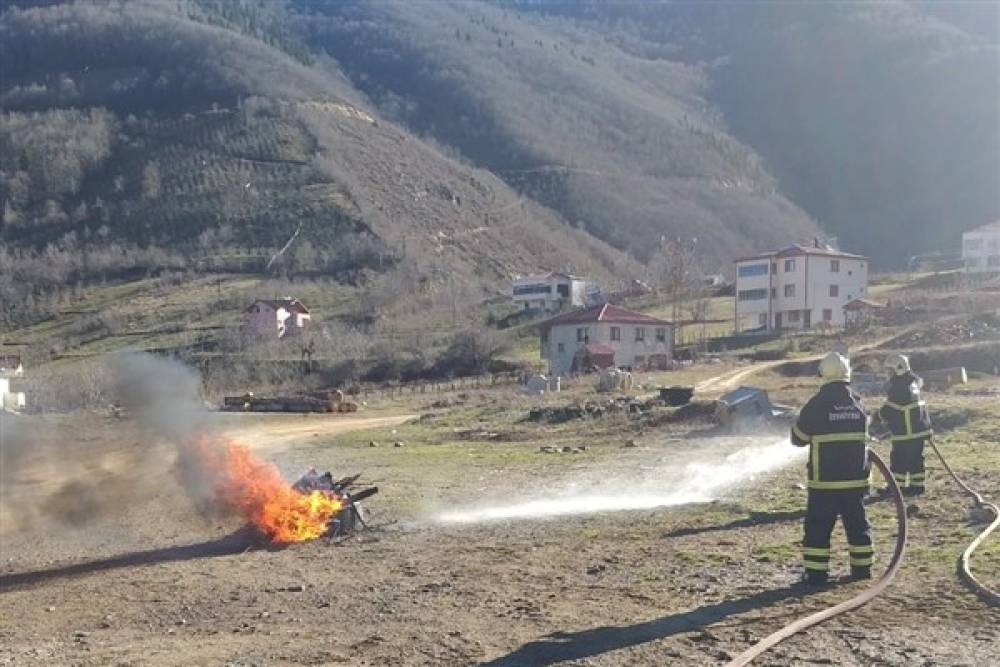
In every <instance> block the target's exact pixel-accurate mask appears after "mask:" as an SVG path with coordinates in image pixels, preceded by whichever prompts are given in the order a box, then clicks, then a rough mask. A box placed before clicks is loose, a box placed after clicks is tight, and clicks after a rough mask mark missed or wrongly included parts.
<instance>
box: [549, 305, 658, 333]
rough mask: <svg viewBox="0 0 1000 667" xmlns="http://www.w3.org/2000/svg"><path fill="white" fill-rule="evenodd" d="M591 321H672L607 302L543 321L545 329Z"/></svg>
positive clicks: (656, 323) (616, 322)
mask: <svg viewBox="0 0 1000 667" xmlns="http://www.w3.org/2000/svg"><path fill="white" fill-rule="evenodd" d="M590 322H610V323H612V324H654V325H659V326H668V325H670V324H671V323H670V322H668V321H666V320H661V319H658V318H656V317H650V316H649V315H644V314H642V313H638V312H636V311H634V310H629V309H628V308H622V307H621V306H616V305H614V304H610V303H605V304H602V305H599V306H593V307H591V308H585V309H583V310H574V311H573V312H569V313H563V314H562V315H556V316H555V317H553V318H552V319H549V320H546V321H544V322H542V324H541V326H542V328H543V329H551V328H552V327H554V326H558V325H560V324H587V323H590Z"/></svg>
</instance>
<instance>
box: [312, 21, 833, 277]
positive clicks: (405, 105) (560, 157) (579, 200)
mask: <svg viewBox="0 0 1000 667" xmlns="http://www.w3.org/2000/svg"><path fill="white" fill-rule="evenodd" d="M296 6H297V7H298V8H299V9H301V11H303V12H306V13H307V16H306V18H303V19H302V25H303V30H304V31H306V32H307V35H308V39H309V43H310V44H311V45H313V47H314V49H316V50H320V49H322V50H324V51H326V52H328V53H329V54H330V55H332V56H333V58H334V59H336V61H337V62H338V63H339V65H340V66H341V67H342V68H343V70H344V72H345V73H346V74H347V75H348V76H349V77H350V78H351V80H352V81H353V82H354V83H355V84H356V85H357V86H358V87H359V88H360V89H361V90H362V91H363V92H365V93H366V94H367V95H368V96H369V97H370V98H371V99H372V100H373V101H374V102H375V103H376V105H377V106H378V108H379V109H380V111H381V112H382V113H383V114H384V115H387V116H389V117H392V118H395V119H397V120H399V121H400V122H401V123H404V124H405V125H406V126H407V127H409V128H411V129H412V130H413V131H415V132H417V133H419V134H421V135H428V136H431V137H433V138H435V139H437V140H438V141H441V142H442V143H445V144H447V145H449V146H452V147H454V148H455V149H456V150H458V151H460V152H461V153H462V154H463V155H464V156H466V157H468V158H470V159H471V160H473V161H474V162H475V163H476V164H479V165H481V166H483V167H486V168H489V169H490V170H492V171H494V172H495V173H497V174H498V175H500V176H501V177H502V178H503V179H504V180H506V181H507V182H508V183H509V184H511V185H512V186H513V187H515V188H517V189H518V190H520V191H522V192H524V193H527V194H528V195H530V196H531V197H533V198H535V199H537V200H538V201H540V202H542V203H544V204H546V205H549V206H551V207H552V208H554V209H556V210H558V211H560V212H561V213H562V214H563V215H564V216H565V217H566V218H567V219H568V220H570V221H571V222H573V224H575V225H577V226H579V227H581V228H584V229H586V230H587V231H589V232H591V233H593V234H595V235H596V236H598V237H600V238H602V239H604V240H606V241H608V242H610V243H612V244H613V245H615V246H617V247H619V248H623V249H626V250H628V251H630V252H632V253H634V254H636V255H638V256H639V257H642V258H648V257H649V256H650V254H651V251H652V250H653V249H655V247H656V244H657V242H658V241H659V239H660V237H661V236H662V235H664V234H667V235H670V236H682V237H685V238H697V239H698V249H699V253H700V254H701V256H702V257H703V258H705V260H706V262H707V265H708V266H709V267H710V268H711V269H712V270H715V269H717V268H722V267H727V268H728V262H729V260H731V259H732V258H733V257H734V256H737V255H739V254H741V253H744V252H746V251H747V250H750V249H759V248H764V247H768V246H773V245H775V244H778V243H782V242H785V241H787V240H788V239H789V238H797V239H802V238H809V237H811V236H812V235H813V234H814V233H815V231H816V228H815V226H814V224H813V223H812V222H811V221H810V220H809V218H808V217H807V216H806V215H805V214H804V213H803V212H802V211H801V210H799V209H798V208H796V207H795V206H794V205H792V204H791V203H789V202H788V201H787V200H786V199H785V198H784V197H782V196H781V195H780V194H779V193H778V192H777V191H776V183H775V181H774V179H773V178H772V177H771V176H770V175H769V174H768V173H767V171H766V170H765V169H764V168H763V167H762V165H761V161H760V159H759V157H758V156H757V155H756V154H755V153H754V152H753V151H752V150H751V149H749V148H748V147H747V146H745V145H744V144H742V143H741V142H739V141H738V140H736V139H735V138H733V137H732V136H731V135H730V134H728V133H727V132H726V129H725V125H724V123H723V121H722V119H721V118H720V117H719V116H718V114H717V112H716V111H715V110H714V109H713V107H712V105H711V104H710V103H709V102H708V100H707V93H708V92H709V90H708V89H709V84H710V81H709V79H708V77H707V76H706V72H705V70H704V69H703V68H701V67H697V66H690V65H687V64H684V63H682V62H676V61H670V60H654V59H648V58H642V57H639V56H636V55H633V54H630V53H627V52H626V51H625V50H624V49H620V48H618V47H615V46H613V45H611V44H609V43H608V42H607V41H606V40H605V39H604V38H603V36H602V35H601V34H600V31H597V30H591V29H589V28H588V27H587V26H583V25H578V24H575V23H572V22H569V21H565V20H561V19H558V18H552V17H545V16H539V15H534V14H531V13H517V12H512V11H507V10H506V8H505V7H503V6H501V7H493V6H491V5H489V4H482V3H480V4H476V3H463V4H454V3H419V4H414V3H326V4H322V3H298V4H297V5H296Z"/></svg>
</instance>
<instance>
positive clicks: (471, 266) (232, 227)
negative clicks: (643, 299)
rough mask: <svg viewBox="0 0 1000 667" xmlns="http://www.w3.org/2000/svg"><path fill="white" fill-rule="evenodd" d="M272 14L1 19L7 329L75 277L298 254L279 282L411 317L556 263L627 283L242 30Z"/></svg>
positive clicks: (543, 214) (221, 266)
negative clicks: (438, 299)
mask: <svg viewBox="0 0 1000 667" xmlns="http://www.w3.org/2000/svg"><path fill="white" fill-rule="evenodd" d="M18 4H20V3H18ZM236 7H242V8H244V9H245V11H244V12H243V13H239V12H236V11H235V10H234V9H233V8H236ZM261 7H262V9H257V8H261ZM268 7H269V6H268V5H260V4H259V3H243V4H239V3H226V4H220V3H211V2H205V1H199V2H182V3H161V2H154V1H150V2H129V3H77V4H61V5H50V4H46V6H42V7H35V8H29V9H20V8H17V7H15V8H11V9H8V10H7V11H6V12H5V13H4V14H3V16H2V18H0V62H3V63H4V65H3V68H4V77H3V80H2V90H0V101H2V105H3V116H2V120H0V146H2V150H0V156H2V158H0V201H2V202H3V207H4V211H3V225H2V227H0V240H2V242H3V244H4V247H3V248H2V249H0V255H2V257H3V259H4V266H5V271H4V272H3V277H2V279H0V293H2V297H3V298H2V301H3V302H4V309H3V313H2V317H3V319H4V320H5V321H6V322H8V323H18V322H20V323H24V322H28V321H33V320H35V319H38V317H40V316H44V315H46V309H48V310H49V311H51V310H54V309H55V308H56V305H53V304H55V303H56V302H58V301H60V300H61V297H60V293H61V291H62V290H64V289H65V288H67V287H69V286H72V285H73V284H74V283H77V282H80V281H83V282H86V281H89V280H94V279H126V278H127V279H131V278H133V277H137V276H142V275H144V274H145V273H148V272H158V271H162V270H163V269H165V268H166V269H171V270H189V271H198V272H204V271H212V270H228V271H232V270H249V271H253V272H260V271H261V270H262V269H263V268H264V264H265V263H266V262H268V261H269V259H270V258H271V257H273V256H274V255H275V254H276V253H278V251H279V250H280V249H281V248H283V247H285V246H286V244H289V242H291V243H290V244H289V245H288V248H287V252H286V253H284V254H283V255H282V256H281V257H280V258H279V259H278V260H277V261H276V262H273V263H272V264H271V267H270V268H271V272H272V273H274V272H282V273H288V274H292V275H299V276H309V275H320V274H321V275H327V276H333V277H335V278H337V279H338V280H341V281H344V282H349V283H352V284H359V283H364V282H365V281H369V280H371V279H372V276H374V275H377V274H380V273H386V272H389V273H392V274H399V275H401V276H405V279H401V280H400V281H399V282H398V285H399V289H397V290H396V293H395V294H394V297H395V299H396V300H399V301H405V300H406V299H407V298H409V297H412V296H415V295H416V293H417V292H418V291H419V292H421V293H426V292H428V291H430V292H433V291H435V290H438V291H440V290H441V289H444V288H445V287H444V286H445V285H447V284H455V283H458V284H459V285H461V287H462V289H463V290H465V291H467V292H468V298H470V299H475V298H482V297H483V296H486V295H489V294H495V293H496V292H497V290H498V289H499V285H500V284H502V281H504V280H506V279H507V278H508V277H509V276H510V275H512V274H513V273H517V272H523V271H530V270H535V269H540V268H546V267H555V268H572V269H573V270H576V271H579V272H583V273H588V274H591V275H594V276H596V277H598V278H601V279H604V280H610V279H611V278H612V277H613V276H614V275H621V276H622V277H626V276H628V275H630V274H631V273H632V270H633V269H632V267H631V265H630V263H629V261H628V260H627V259H626V258H625V257H624V256H623V255H621V254H620V253H618V252H616V251H614V250H612V249H611V248H609V247H608V246H606V245H604V244H603V243H601V242H599V241H597V240H595V239H593V238H592V237H589V236H588V235H587V234H585V233H583V232H579V231H577V230H573V229H569V228H568V227H567V226H566V225H565V224H563V222H562V220H561V219H560V218H559V216H558V215H556V214H554V213H553V212H551V211H549V210H546V209H544V208H542V207H540V206H537V205H534V204H533V203H532V202H525V201H523V200H522V199H521V198H520V197H519V195H518V194H516V193H515V192H513V191H512V190H511V189H510V188H509V187H507V186H506V185H505V184H504V183H503V182H502V181H500V180H499V179H497V178H496V177H494V176H493V175H491V174H489V173H487V172H484V171H482V170H478V169H475V168H472V167H469V166H468V165H466V164H463V163H462V162H460V161H457V160H455V159H453V158H450V157H447V156H445V155H443V154H442V153H441V151H439V150H438V149H437V148H435V147H433V146H431V145H429V144H427V143H424V142H422V141H420V140H419V139H416V138H415V137H413V136H412V135H410V134H409V133H408V132H406V131H405V130H403V129H401V128H400V127H398V126H396V125H394V124H393V123H391V122H387V121H385V120H383V119H381V118H380V117H378V115H377V114H376V113H375V112H373V111H372V110H371V109H368V108H367V107H366V106H365V104H364V102H363V98H362V96H361V95H360V94H358V92H357V91H356V90H354V89H353V88H352V86H351V85H350V83H349V82H347V81H346V80H345V79H344V78H343V77H341V76H338V74H337V71H336V69H335V67H334V66H333V65H332V64H330V63H327V64H326V65H325V66H324V67H323V68H322V69H320V68H318V67H316V66H314V65H311V64H309V63H310V62H312V61H313V58H312V56H308V57H305V56H304V55H303V52H302V51H301V49H300V48H298V47H297V44H298V43H297V42H295V41H294V40H293V39H292V38H291V37H287V36H286V37H285V38H280V37H276V36H275V35H277V34H279V33H277V32H274V31H271V30H257V31H256V32H252V31H248V30H246V29H244V28H246V26H252V25H261V23H260V21H261V20H262V15H260V14H259V13H255V12H258V11H259V12H265V15H264V18H266V17H267V16H270V15H268V14H266V12H267V10H268ZM277 25H278V27H281V26H283V25H284V26H287V23H284V24H282V23H279V24H277ZM276 30H277V28H276ZM109 44H114V46H115V48H113V49H110V48H107V47H108V45H109ZM296 54H297V55H296ZM498 281H501V282H499V283H498ZM387 305H391V304H387Z"/></svg>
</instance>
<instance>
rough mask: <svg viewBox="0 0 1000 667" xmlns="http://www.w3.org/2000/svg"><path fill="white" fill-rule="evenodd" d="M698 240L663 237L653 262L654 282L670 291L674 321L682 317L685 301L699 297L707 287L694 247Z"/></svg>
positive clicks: (671, 311)
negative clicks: (705, 286)
mask: <svg viewBox="0 0 1000 667" xmlns="http://www.w3.org/2000/svg"><path fill="white" fill-rule="evenodd" d="M697 244H698V239H696V238H695V239H690V240H685V239H680V238H671V239H668V238H667V237H665V236H664V237H661V238H660V248H659V251H658V252H657V254H656V255H655V256H654V257H653V259H652V261H651V262H650V267H651V269H652V271H653V284H654V285H655V286H656V287H658V288H659V289H660V290H663V291H665V292H666V294H667V299H668V303H669V304H670V307H671V308H670V316H671V319H673V320H674V321H675V322H676V321H678V320H679V319H680V317H681V311H682V310H684V304H685V303H687V302H688V301H690V300H692V299H693V298H696V297H697V296H698V295H699V292H700V291H703V289H704V280H703V278H702V273H701V269H700V267H699V266H698V259H697V256H696V255H695V249H696V247H697Z"/></svg>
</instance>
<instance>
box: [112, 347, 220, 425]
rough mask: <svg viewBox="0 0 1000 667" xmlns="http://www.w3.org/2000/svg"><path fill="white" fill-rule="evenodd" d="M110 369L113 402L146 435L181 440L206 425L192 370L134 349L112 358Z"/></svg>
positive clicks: (206, 420) (203, 408) (206, 418)
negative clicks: (136, 423)
mask: <svg viewBox="0 0 1000 667" xmlns="http://www.w3.org/2000/svg"><path fill="white" fill-rule="evenodd" d="M111 369H112V371H113V376H114V383H113V395H114V396H115V400H116V402H117V403H118V404H119V405H122V406H123V407H124V408H125V409H126V410H127V411H128V412H129V414H130V415H131V416H132V417H133V418H134V419H135V420H136V421H137V422H138V423H139V424H140V425H141V426H142V427H143V430H144V431H146V432H148V433H150V435H152V436H154V437H157V438H161V439H163V440H167V441H169V442H173V443H183V442H187V441H190V440H191V439H192V438H193V437H195V436H196V435H197V434H198V433H200V432H203V431H204V430H206V429H207V428H208V426H209V424H210V422H209V417H210V415H209V412H208V411H207V410H206V409H205V407H204V404H203V403H202V402H201V401H200V399H199V394H200V389H201V378H200V377H199V375H198V374H197V373H196V372H195V371H194V370H193V369H191V368H188V367H187V366H184V365H183V364H180V363H178V362H176V361H172V360H170V359H164V358H162V357H155V356H153V355H150V354H143V353H137V352H131V353H123V354H119V355H116V356H114V357H112V358H111Z"/></svg>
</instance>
